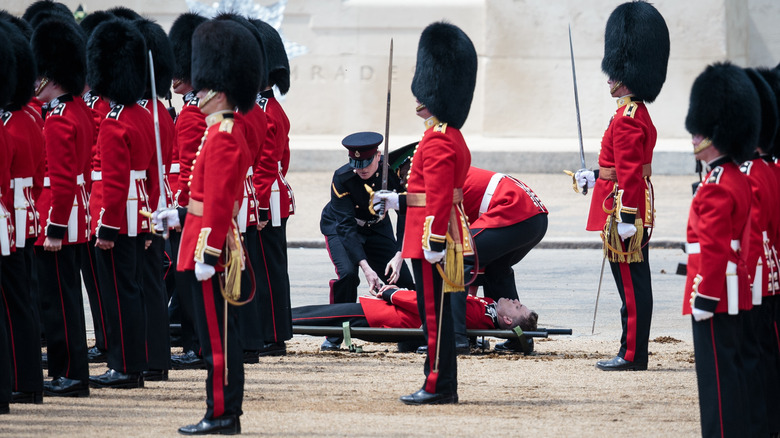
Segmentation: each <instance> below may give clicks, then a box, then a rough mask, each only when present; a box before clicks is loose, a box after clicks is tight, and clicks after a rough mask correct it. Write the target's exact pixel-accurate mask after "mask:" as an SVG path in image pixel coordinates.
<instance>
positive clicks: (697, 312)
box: [691, 307, 715, 321]
mask: <svg viewBox="0 0 780 438" xmlns="http://www.w3.org/2000/svg"><path fill="white" fill-rule="evenodd" d="M691 314H692V315H693V319H695V320H696V321H703V320H705V319H710V318H712V317H713V316H715V314H714V313H712V312H708V311H706V310H701V309H697V308H695V307H691Z"/></svg>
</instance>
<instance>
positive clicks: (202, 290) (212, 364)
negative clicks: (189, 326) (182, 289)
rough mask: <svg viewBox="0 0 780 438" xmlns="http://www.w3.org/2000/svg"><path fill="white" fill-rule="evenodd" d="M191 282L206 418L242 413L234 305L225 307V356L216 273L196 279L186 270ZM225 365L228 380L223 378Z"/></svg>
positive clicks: (222, 310) (240, 356)
mask: <svg viewBox="0 0 780 438" xmlns="http://www.w3.org/2000/svg"><path fill="white" fill-rule="evenodd" d="M184 274H185V275H187V276H189V277H190V279H189V282H188V283H189V284H191V285H192V297H193V304H194V309H195V328H196V330H197V332H198V339H200V342H201V349H202V351H203V359H204V360H205V361H206V366H207V370H208V373H207V375H206V415H205V416H204V418H206V419H214V418H219V417H222V416H225V415H241V414H242V413H243V411H242V410H241V404H242V402H243V399H244V353H243V348H242V346H241V340H240V339H239V334H238V324H237V315H236V308H235V307H233V306H229V305H228V309H227V319H228V320H227V356H226V355H225V344H224V340H225V306H226V305H227V303H225V300H224V298H223V297H222V294H221V292H220V286H219V279H218V278H219V275H220V274H216V275H214V276H213V277H211V279H210V280H207V281H198V279H197V278H195V273H194V272H193V271H186V272H185V273H184ZM225 367H227V369H228V372H227V380H225Z"/></svg>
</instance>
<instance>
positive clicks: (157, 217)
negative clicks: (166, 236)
mask: <svg viewBox="0 0 780 438" xmlns="http://www.w3.org/2000/svg"><path fill="white" fill-rule="evenodd" d="M163 220H165V221H167V223H168V228H174V227H178V226H179V212H178V211H177V210H176V209H175V208H166V209H165V210H157V211H155V212H153V213H152V223H153V224H154V229H155V230H157V231H163V225H162V223H163Z"/></svg>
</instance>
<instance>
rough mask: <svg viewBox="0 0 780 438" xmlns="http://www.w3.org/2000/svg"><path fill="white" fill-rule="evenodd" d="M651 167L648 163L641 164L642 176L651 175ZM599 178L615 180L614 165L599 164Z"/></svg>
mask: <svg viewBox="0 0 780 438" xmlns="http://www.w3.org/2000/svg"><path fill="white" fill-rule="evenodd" d="M652 175H653V169H652V165H651V164H650V163H647V164H643V165H642V177H646V176H652ZM599 179H605V180H607V181H612V182H617V172H615V168H614V167H601V166H599Z"/></svg>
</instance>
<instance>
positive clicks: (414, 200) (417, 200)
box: [406, 189, 463, 207]
mask: <svg viewBox="0 0 780 438" xmlns="http://www.w3.org/2000/svg"><path fill="white" fill-rule="evenodd" d="M461 202H463V189H453V190H452V203H453V204H460V203H461ZM406 205H407V206H408V207H425V193H407V194H406Z"/></svg>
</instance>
